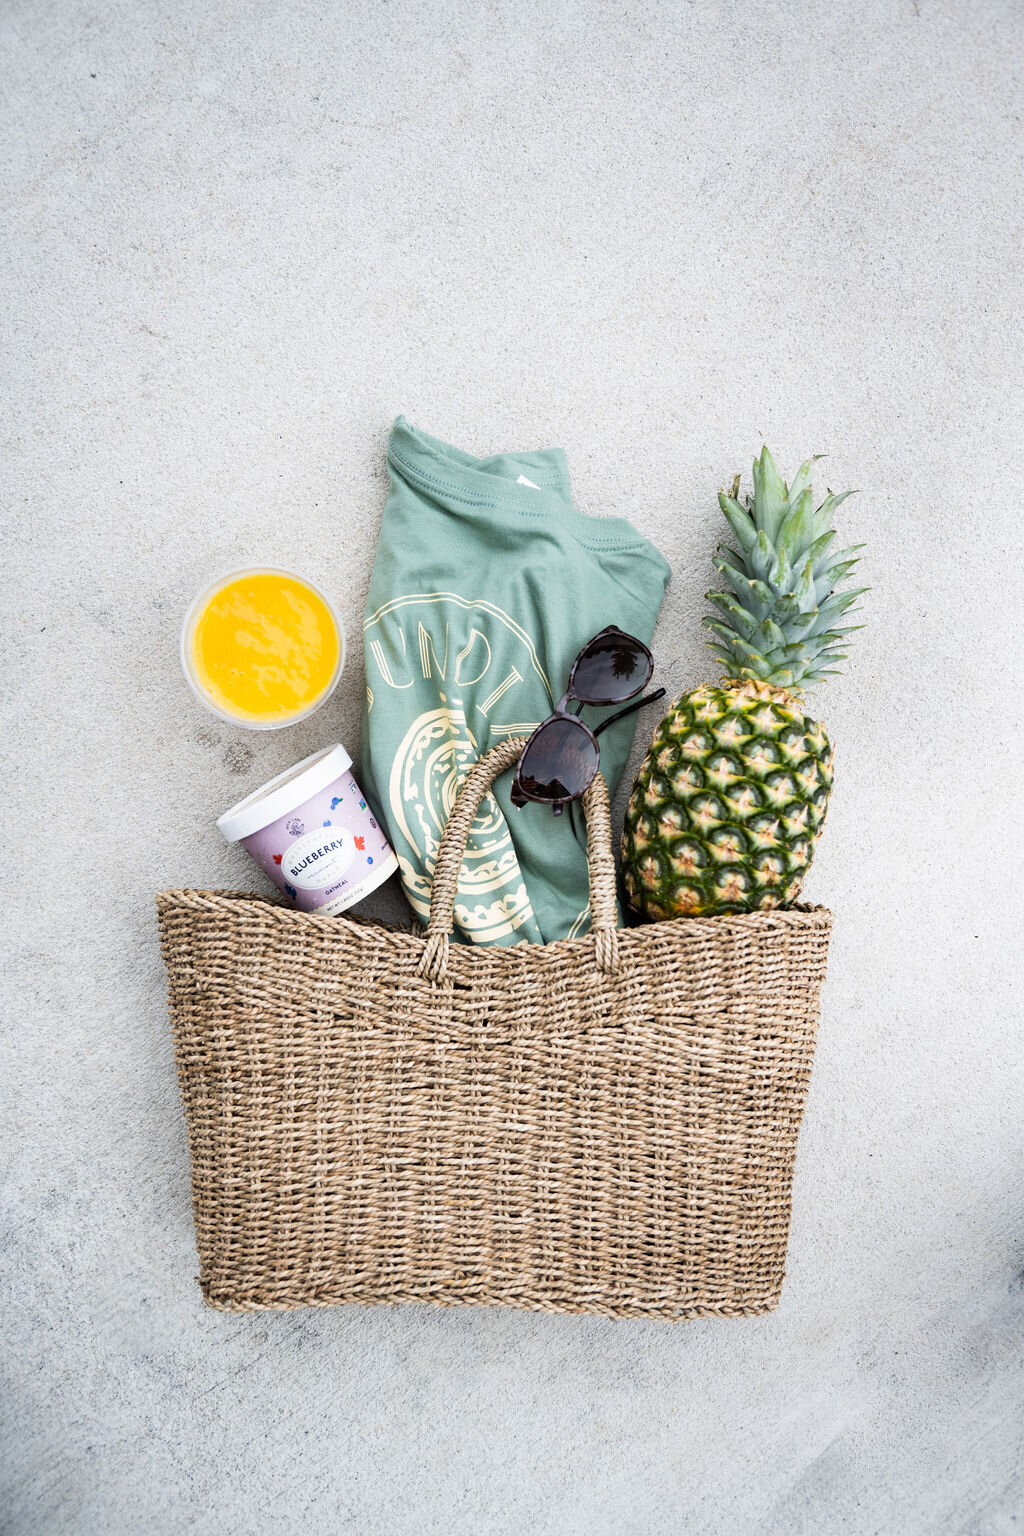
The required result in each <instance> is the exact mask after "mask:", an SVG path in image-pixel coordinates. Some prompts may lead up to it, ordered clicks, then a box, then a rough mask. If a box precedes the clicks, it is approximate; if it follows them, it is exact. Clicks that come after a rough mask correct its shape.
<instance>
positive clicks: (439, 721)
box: [359, 416, 670, 944]
mask: <svg viewBox="0 0 1024 1536" xmlns="http://www.w3.org/2000/svg"><path fill="white" fill-rule="evenodd" d="M388 470H389V473H390V476H391V492H390V494H389V496H388V499H387V505H386V506H385V509H384V518H383V523H382V527H381V534H380V544H379V546H378V549H377V556H376V559H375V562H374V567H373V576H372V579H371V582H370V595H369V599H368V602H367V611H366V623H365V626H364V629H365V642H366V707H365V715H364V719H363V734H362V750H361V757H360V764H359V782H360V783H361V784H362V786H363V788H364V790H365V792H366V793H367V795H368V797H369V799H370V802H371V804H372V805H373V807H374V809H375V811H376V812H377V814H378V816H379V817H380V819H381V821H382V822H383V824H384V825H385V826H386V827H387V830H388V833H389V836H390V838H391V842H392V845H393V847H394V849H395V852H396V853H397V855H398V859H399V863H400V865H401V871H402V881H403V884H404V887H405V892H406V895H407V896H408V898H409V901H410V902H411V904H412V906H413V909H414V911H415V912H416V913H417V915H418V916H419V917H420V918H421V919H422V920H423V921H424V922H425V921H426V919H427V916H428V913H429V909H430V885H431V876H432V873H433V869H434V861H435V859H436V856H437V850H438V844H439V841H440V837H441V833H442V831H443V829H444V825H445V821H446V820H447V817H448V815H449V813H450V811H451V808H452V805H453V804H454V801H455V795H456V791H457V789H458V786H459V784H460V783H461V781H462V779H463V777H464V776H465V773H466V771H467V769H468V768H469V767H470V766H471V765H472V763H473V762H475V760H476V759H477V758H478V757H479V756H480V755H481V754H482V753H483V752H485V751H487V749H488V748H489V747H492V746H494V745H495V744H496V743H497V742H499V741H502V740H505V739H507V738H508V737H509V736H525V735H529V733H530V731H531V730H532V729H533V728H534V726H535V725H536V724H537V723H538V722H539V721H540V720H542V719H544V718H545V716H546V715H548V714H549V713H550V712H551V710H552V708H553V707H554V704H555V703H556V702H557V700H558V699H559V698H560V697H561V695H562V693H563V691H564V689H565V686H566V682H567V679H568V675H569V669H570V667H571V665H572V662H573V660H574V658H575V656H576V653H577V651H579V649H580V648H581V646H583V645H584V644H585V643H586V641H587V640H589V639H590V637H591V636H592V635H594V634H596V633H597V631H598V630H601V629H604V628H605V626H606V625H608V624H617V625H618V626H619V627H620V628H621V629H624V630H626V631H628V632H629V633H630V634H634V635H637V636H638V637H639V638H640V639H641V640H644V641H646V642H648V643H649V642H650V639H651V635H652V633H653V630H654V624H655V620H656V619H657V616H658V609H659V608H660V606H661V600H662V597H663V596H664V592H665V587H666V584H667V582H668V578H669V574H670V573H669V567H668V565H667V563H666V561H665V560H664V559H663V557H662V556H661V555H660V554H659V553H658V551H657V550H656V549H655V548H654V546H653V545H652V544H650V543H648V541H647V540H646V539H645V538H643V537H641V535H640V534H639V533H638V532H637V531H636V529H635V528H634V527H633V526H632V525H631V524H630V523H628V522H625V521H623V520H622V519H620V518H596V517H586V516H584V515H583V514H582V513H580V512H578V511H577V510H576V508H575V507H574V506H573V504H572V495H571V493H570V490H569V477H568V470H567V466H566V460H565V454H564V453H563V452H562V450H561V449H560V448H550V449H543V450H538V451H536V452H534V453H502V454H495V455H494V456H493V457H491V458H486V459H477V458H474V457H473V456H472V454H468V453H463V452H461V451H460V450H459V449H458V448H452V447H450V446H449V445H448V444H447V443H442V442H440V441H438V439H437V438H433V437H428V436H427V434H426V433H425V432H419V431H417V430H416V428H415V427H412V426H410V425H409V423H408V422H407V421H406V420H405V419H404V417H401V416H400V417H399V418H398V420H397V421H396V422H395V425H394V428H393V429H392V432H391V438H390V441H389V444H388ZM612 712H613V711H612V709H597V708H586V709H585V711H584V718H585V719H586V720H587V721H588V722H589V724H590V725H591V727H592V728H593V727H594V726H596V725H597V724H598V723H599V722H600V720H601V719H602V718H604V717H605V716H606V715H608V714H611V713H612ZM635 725H636V717H635V716H630V717H628V718H627V719H625V720H623V721H620V722H618V723H616V724H615V725H613V726H610V727H609V729H608V730H607V731H606V732H604V733H603V734H602V736H601V770H602V772H603V773H604V776H605V778H606V779H607V780H608V785H609V788H611V789H613V790H614V788H615V785H616V783H617V782H618V778H619V775H620V774H621V772H622V768H623V765H624V763H625V760H626V756H627V753H628V751H629V745H630V742H631V740H632V736H633V730H634V727H635ZM511 786H512V774H511V773H508V774H506V775H504V776H503V777H502V778H501V779H500V780H499V781H498V783H497V785H496V786H495V791H494V794H493V796H488V797H487V798H486V799H485V800H484V802H483V804H482V806H481V809H480V813H479V815H478V816H477V818H476V821H475V822H474V825H473V830H472V833H471V836H470V840H469V847H468V850H467V855H466V859H465V862H464V864H463V870H462V878H461V881H460V884H459V891H458V897H457V900H456V904H455V920H456V925H457V926H456V937H460V938H463V939H468V940H471V941H472V942H473V943H475V944H516V943H520V942H522V941H524V940H529V941H532V942H535V943H540V942H548V941H550V940H552V939H559V938H565V937H567V936H570V935H576V934H579V933H582V932H584V931H585V930H586V927H587V925H588V923H589V910H588V895H587V865H586V856H585V851H584V848H583V846H582V832H581V841H580V842H577V840H576V837H575V836H574V832H573V825H572V821H571V820H570V817H569V816H568V815H564V816H560V817H555V816H553V815H552V812H551V810H550V808H549V807H547V806H542V805H537V804H529V805H526V806H524V807H523V809H522V810H517V809H515V808H514V807H513V805H512V803H511V800H510V798H509V792H510V790H511ZM579 819H580V818H579V816H577V817H576V818H575V820H576V821H577V823H578V822H579Z"/></svg>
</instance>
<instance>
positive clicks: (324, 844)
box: [217, 746, 398, 917]
mask: <svg viewBox="0 0 1024 1536" xmlns="http://www.w3.org/2000/svg"><path fill="white" fill-rule="evenodd" d="M351 767H352V759H351V758H350V757H349V755H348V753H347V752H346V751H345V748H344V747H342V746H333V747H324V748H323V750H322V751H321V752H314V753H313V755H312V756H311V757H306V758H303V760H302V762H301V763H296V765H295V767H294V768H288V769H286V770H285V772H284V773H279V774H278V776H277V778H276V779H271V781H270V783H269V784H264V786H263V788H262V789H257V790H254V791H253V793H252V794H251V795H247V796H246V798H245V799H244V800H240V801H239V802H238V804H237V805H233V806H232V807H231V809H230V811H225V813H224V815H223V816H221V818H220V819H219V821H218V822H217V826H218V827H219V828H220V830H221V832H223V834H224V836H225V837H226V838H227V840H228V842H229V843H241V845H242V847H243V848H244V849H245V850H246V852H247V853H249V854H250V855H251V857H252V858H254V859H255V860H256V863H257V864H258V865H259V867H260V869H262V871H263V873H264V874H265V875H268V876H269V877H270V879H271V880H273V882H274V884H275V885H276V886H277V887H278V889H279V890H281V891H283V892H284V893H285V895H286V896H288V897H289V898H290V899H291V902H292V905H293V906H295V907H298V909H299V911H300V912H321V913H323V914H324V915H325V916H327V917H337V916H338V914H339V912H345V911H347V910H348V908H349V907H353V906H355V904H356V902H357V901H362V900H363V897H364V896H369V894H370V892H371V891H375V890H376V889H377V887H378V885H383V884H384V881H385V880H387V879H388V878H389V877H390V876H391V875H393V874H394V873H395V872H396V870H397V869H398V860H397V859H396V858H395V855H394V852H393V850H392V848H391V846H390V844H389V843H388V840H387V838H386V837H385V836H384V833H383V832H382V831H381V829H380V826H379V825H378V823H377V820H376V818H375V817H374V816H372V815H371V814H370V809H369V806H368V805H367V803H366V800H365V798H364V796H363V792H362V790H361V789H360V788H359V785H358V784H357V783H356V781H355V779H354V778H353V777H352V774H351V773H350V772H349V770H350V769H351Z"/></svg>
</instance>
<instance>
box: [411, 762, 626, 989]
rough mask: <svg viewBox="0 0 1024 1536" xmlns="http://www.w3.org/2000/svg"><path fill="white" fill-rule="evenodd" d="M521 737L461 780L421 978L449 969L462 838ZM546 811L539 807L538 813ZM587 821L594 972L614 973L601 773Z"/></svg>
mask: <svg viewBox="0 0 1024 1536" xmlns="http://www.w3.org/2000/svg"><path fill="white" fill-rule="evenodd" d="M526 740H527V738H526V737H525V736H512V737H510V738H509V740H508V741H503V742H501V743H500V745H499V746H496V747H492V748H491V750H490V751H489V752H485V753H484V755H483V757H481V758H480V759H479V760H478V761H477V762H475V763H474V764H473V766H472V768H471V769H470V770H469V772H468V773H467V774H466V777H465V778H464V779H463V781H462V787H461V789H460V790H459V793H458V796H457V798H456V801H455V805H454V807H453V809H452V813H451V815H450V816H449V818H448V825H447V826H446V827H445V829H444V832H443V833H442V836H441V846H440V848H439V849H438V852H437V862H436V863H435V865H434V883H433V887H432V889H431V893H430V919H429V921H428V923H427V941H426V945H425V947H424V951H423V958H422V959H421V960H420V966H419V968H420V973H421V975H424V976H427V977H429V978H430V979H431V980H432V981H440V980H441V979H442V977H443V976H444V974H445V972H446V970H447V969H448V945H449V937H450V935H451V931H452V927H453V926H454V915H455V893H456V891H457V889H458V884H459V871H460V870H461V868H462V861H463V859H464V857H465V854H466V840H467V838H468V837H469V829H470V827H471V826H472V825H473V818H474V817H475V816H476V813H477V811H478V810H479V808H480V802H481V800H482V799H483V798H484V795H486V794H487V791H488V790H489V789H490V787H491V785H492V784H493V783H494V781H495V779H496V778H498V776H499V775H500V774H502V773H504V772H505V770H506V769H507V768H511V767H512V766H513V764H515V763H516V762H518V761H519V755H520V753H521V752H522V750H523V748H524V747H525V745H526ZM544 809H545V808H544V807H542V806H537V808H536V810H537V812H538V813H543V811H544ZM583 814H584V816H585V817H586V821H587V867H588V869H589V872H590V921H591V932H592V934H593V936H594V949H595V958H596V960H597V966H598V969H599V970H601V971H606V972H612V971H616V970H617V969H618V964H619V934H618V926H617V923H616V908H615V858H614V855H613V854H612V819H611V806H610V804H609V801H608V786H607V784H606V783H605V781H604V778H603V777H602V775H601V774H600V773H598V774H596V775H595V778H594V782H593V783H592V784H591V786H590V788H589V789H588V790H587V792H586V794H585V795H584V796H583Z"/></svg>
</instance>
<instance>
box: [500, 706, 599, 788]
mask: <svg viewBox="0 0 1024 1536" xmlns="http://www.w3.org/2000/svg"><path fill="white" fill-rule="evenodd" d="M597 764H598V751H597V746H596V744H595V743H594V741H593V740H592V739H591V737H590V735H589V733H588V732H587V731H586V729H585V728H584V727H583V725H582V724H581V723H580V721H578V720H573V719H569V718H567V717H566V716H559V717H557V718H555V719H553V720H549V721H548V722H547V724H546V725H544V726H543V727H542V728H541V729H540V730H539V731H538V732H537V734H536V736H535V737H534V738H533V740H532V741H531V742H530V744H529V746H528V747H527V748H526V751H525V752H524V753H523V760H522V763H521V764H520V768H519V783H520V785H521V786H522V788H523V789H524V790H525V791H526V794H527V795H528V796H529V797H530V799H531V800H573V799H575V798H576V796H577V795H582V793H583V791H584V790H585V789H586V788H587V786H588V785H589V783H590V781H591V779H592V778H593V777H594V774H595V773H596V772H597Z"/></svg>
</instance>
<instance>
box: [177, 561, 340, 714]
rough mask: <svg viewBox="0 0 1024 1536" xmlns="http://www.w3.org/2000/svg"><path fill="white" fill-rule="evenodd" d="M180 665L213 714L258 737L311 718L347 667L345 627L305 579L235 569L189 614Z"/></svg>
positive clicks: (214, 584)
mask: <svg viewBox="0 0 1024 1536" xmlns="http://www.w3.org/2000/svg"><path fill="white" fill-rule="evenodd" d="M181 665H182V668H183V670H184V673H185V676H186V678H187V679H188V682H189V685H190V686H191V688H192V691H193V693H194V694H195V695H196V697H197V698H198V699H200V700H201V701H202V703H203V704H205V705H206V707H207V709H210V710H212V711H213V713H214V714H215V715H219V716H220V718H221V719H222V720H230V721H231V723H232V724H233V725H244V726H246V727H247V728H248V729H249V730H252V731H273V730H278V729H280V727H281V726H285V725H295V724H296V723H297V722H298V721H299V720H305V719H307V718H308V717H309V716H310V715H311V714H313V712H314V711H315V710H317V709H319V708H320V706H321V705H322V704H324V703H326V701H327V700H328V699H329V698H330V696H331V694H332V693H333V692H334V689H335V687H336V686H337V683H338V679H339V677H340V676H341V672H342V668H343V667H344V665H345V629H344V626H343V624H342V622H341V619H340V618H339V617H338V614H337V612H336V611H335V608H334V606H333V604H332V603H331V601H330V599H329V598H328V597H327V596H326V595H325V594H324V593H323V592H322V591H321V590H320V588H319V587H318V586H316V585H315V584H314V583H313V582H312V581H310V580H309V578H308V577H306V576H299V575H297V574H296V572H294V571H282V570H277V569H275V568H273V567H271V566H251V567H249V568H247V569H245V570H241V571H232V572H231V573H230V574H229V575H227V576H221V577H219V578H218V579H217V580H216V581H214V582H211V583H210V585H209V586H208V587H206V588H205V589H204V590H203V591H202V592H200V594H199V596H198V597H197V598H196V600H195V602H194V603H193V604H192V606H191V608H189V610H188V613H187V614H186V615H185V623H184V625H183V626H182V631H181Z"/></svg>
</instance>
